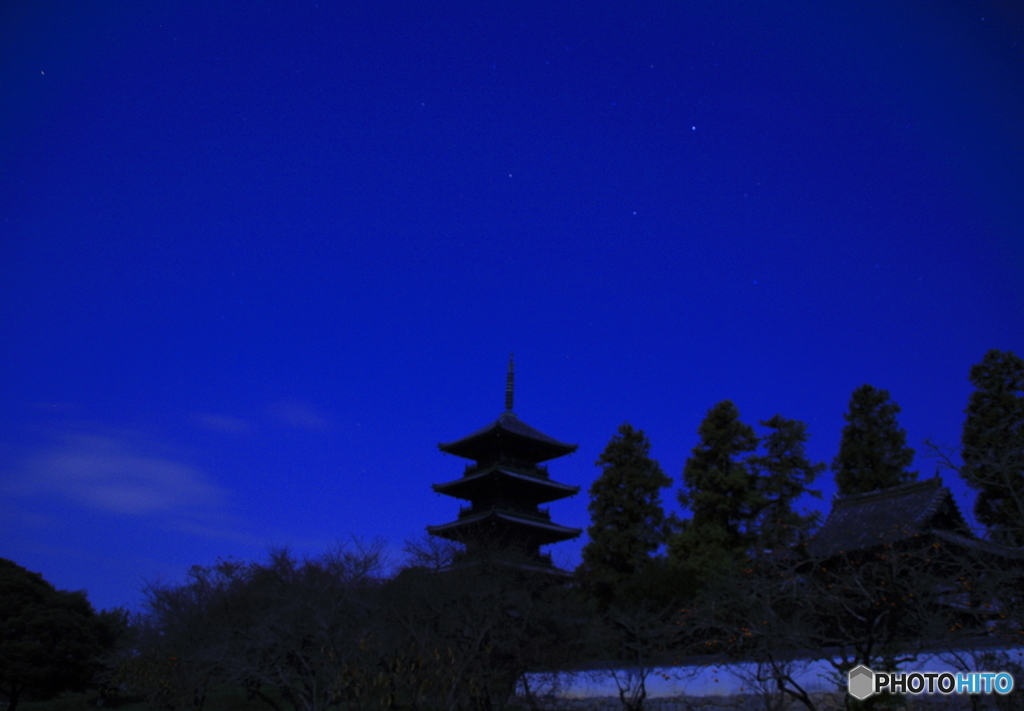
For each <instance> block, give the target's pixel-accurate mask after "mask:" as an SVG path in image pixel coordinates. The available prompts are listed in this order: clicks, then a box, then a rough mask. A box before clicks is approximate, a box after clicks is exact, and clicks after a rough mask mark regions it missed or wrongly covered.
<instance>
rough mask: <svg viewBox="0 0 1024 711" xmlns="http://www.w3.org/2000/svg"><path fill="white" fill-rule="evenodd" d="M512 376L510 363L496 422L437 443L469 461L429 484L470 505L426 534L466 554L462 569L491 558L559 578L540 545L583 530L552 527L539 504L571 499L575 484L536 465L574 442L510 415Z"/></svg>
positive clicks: (572, 448) (563, 452)
mask: <svg viewBox="0 0 1024 711" xmlns="http://www.w3.org/2000/svg"><path fill="white" fill-rule="evenodd" d="M513 377H514V374H513V369H512V361H511V359H510V360H509V371H508V379H507V384H506V388H505V412H503V413H502V414H501V416H500V417H498V419H497V420H495V421H494V422H492V423H490V424H489V425H487V426H485V427H482V428H481V429H479V430H477V431H476V432H473V433H472V434H470V435H467V436H465V437H463V438H462V439H458V440H455V441H454V442H448V443H443V444H439V445H438V448H439V449H440V450H441V451H442V452H445V453H447V454H454V455H455V456H457V457H463V458H464V459H468V460H470V461H471V462H472V463H471V464H467V465H466V469H465V471H464V472H463V474H462V476H461V477H460V478H458V479H455V480H453V481H449V482H446V483H444V484H434V485H433V489H434V491H436V492H437V493H439V494H445V495H446V496H454V497H456V498H458V499H463V500H465V501H468V502H470V505H469V506H463V507H461V508H460V510H459V517H458V518H457V519H456V520H454V521H452V522H451V523H444V524H441V525H439V526H427V532H429V533H430V534H431V535H434V536H440V537H441V538H447V539H449V540H452V541H457V542H459V543H462V544H463V545H464V546H465V556H464V557H463V558H462V559H461V560H460V561H459V563H461V564H469V563H471V562H472V561H473V560H474V559H480V558H482V557H484V556H492V557H497V558H499V559H502V560H507V561H508V562H509V563H515V564H516V565H520V566H526V567H531V568H533V567H536V568H540V569H544V570H546V571H549V572H554V573H564V571H561V570H559V569H557V568H555V567H554V566H553V565H552V563H551V557H550V555H547V554H544V553H541V551H540V547H541V546H544V545H548V544H550V543H557V542H559V541H565V540H569V539H571V538H576V537H577V536H579V535H580V534H581V533H582V530H581V529H578V528H568V527H566V526H560V525H558V524H557V523H554V522H553V521H552V520H551V515H550V513H549V512H548V510H547V509H546V508H540V504H545V503H548V502H551V501H557V500H558V499H564V498H566V497H568V496H573V495H575V494H576V493H578V492H579V487H578V486H569V485H568V484H562V483H559V482H557V481H554V480H553V479H551V478H550V477H549V476H548V470H547V467H544V466H541V464H542V463H543V462H547V461H549V460H552V459H555V458H557V457H561V456H564V455H566V454H570V453H571V452H574V451H576V445H575V444H566V443H565V442H560V441H558V440H556V439H554V438H553V437H549V436H548V435H546V434H544V433H542V432H538V431H537V430H535V429H534V428H532V427H530V426H529V425H528V424H526V423H525V422H523V421H522V420H520V419H519V418H518V417H516V415H515V414H514V413H513V412H512V396H513V384H514V383H513Z"/></svg>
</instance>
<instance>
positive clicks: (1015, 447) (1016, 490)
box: [960, 350, 1024, 546]
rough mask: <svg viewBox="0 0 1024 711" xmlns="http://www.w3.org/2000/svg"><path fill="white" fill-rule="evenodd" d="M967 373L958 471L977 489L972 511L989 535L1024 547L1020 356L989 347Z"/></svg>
mask: <svg viewBox="0 0 1024 711" xmlns="http://www.w3.org/2000/svg"><path fill="white" fill-rule="evenodd" d="M970 377H971V383H972V384H973V385H974V387H975V391H974V392H973V393H971V397H970V399H969V400H968V402H967V410H966V413H967V419H966V420H965V421H964V429H963V435H962V438H961V444H962V446H963V449H962V452H961V456H962V457H963V462H964V463H963V467H962V468H961V470H960V471H961V475H962V476H963V478H964V481H966V482H967V484H968V485H969V486H971V487H972V488H974V489H977V490H978V498H977V500H976V501H975V504H974V514H975V516H977V517H978V521H980V522H981V523H983V524H985V525H986V526H988V527H989V530H990V532H991V534H992V537H993V538H994V539H995V540H998V541H999V542H1001V543H1005V544H1007V545H1013V546H1024V360H1022V359H1021V358H1020V357H1018V356H1017V355H1015V354H1014V353H1013V352H1012V351H998V350H991V351H989V352H988V353H986V354H985V357H984V359H983V360H982V361H981V362H980V363H978V364H977V365H975V366H974V367H972V368H971V376H970Z"/></svg>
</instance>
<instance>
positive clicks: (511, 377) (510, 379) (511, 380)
mask: <svg viewBox="0 0 1024 711" xmlns="http://www.w3.org/2000/svg"><path fill="white" fill-rule="evenodd" d="M514 356H515V354H514V353H509V355H508V376H507V377H506V378H505V412H512V388H513V386H514V385H515V377H516V376H515V373H514V372H513V357H514Z"/></svg>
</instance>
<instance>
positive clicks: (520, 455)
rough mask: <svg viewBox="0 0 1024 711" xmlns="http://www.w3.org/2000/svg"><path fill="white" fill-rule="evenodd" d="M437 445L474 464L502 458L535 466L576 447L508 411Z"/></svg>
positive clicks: (572, 450) (442, 449)
mask: <svg viewBox="0 0 1024 711" xmlns="http://www.w3.org/2000/svg"><path fill="white" fill-rule="evenodd" d="M437 446H438V449H440V450H441V451H442V452H447V453H448V454H454V455H455V456H457V457H463V458H465V459H472V460H474V461H477V462H480V461H488V460H493V459H498V458H499V457H501V456H502V455H505V456H507V457H510V458H513V459H518V460H522V461H526V462H532V463H534V464H536V463H538V462H545V461H547V460H549V459H554V458H556V457H561V456H563V455H566V454H570V453H571V452H575V451H576V447H577V445H575V444H566V443H565V442H559V441H558V440H557V439H555V438H554V437H549V436H547V435H546V434H544V433H543V432H540V431H538V430H535V429H534V428H533V427H530V426H529V425H528V424H526V423H525V422H523V421H522V420H520V419H519V418H518V417H516V416H515V415H514V414H513V413H512V412H511V411H505V412H504V413H502V415H501V417H499V418H498V419H497V420H495V421H494V422H492V423H491V424H489V425H487V426H486V427H482V428H480V429H479V430H477V431H476V432H474V433H472V434H470V435H467V436H465V437H463V438H462V439H458V440H455V441H454V442H447V443H442V444H438V445H437Z"/></svg>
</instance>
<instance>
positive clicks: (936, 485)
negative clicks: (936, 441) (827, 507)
mask: <svg viewBox="0 0 1024 711" xmlns="http://www.w3.org/2000/svg"><path fill="white" fill-rule="evenodd" d="M928 489H936V490H940V491H941V490H942V489H945V487H944V486H943V485H942V480H941V479H939V478H938V477H930V478H928V479H922V480H920V481H911V482H908V483H906V484H897V485H896V486H890V487H887V488H885V489H876V490H875V491H868V492H866V493H863V494H850V495H849V496H839V497H836V499H835V500H834V501H833V503H832V508H836V507H837V506H838V507H843V508H846V507H848V506H855V505H859V504H863V503H865V502H872V501H883V500H885V499H897V498H902V497H903V496H906V495H907V494H910V493H916V492H917V491H918V490H920V491H922V492H923V491H927V490H928ZM939 500H941V497H936V501H939ZM932 505H933V506H934V505H936V503H935V502H932Z"/></svg>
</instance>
